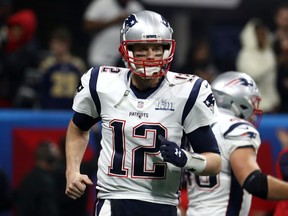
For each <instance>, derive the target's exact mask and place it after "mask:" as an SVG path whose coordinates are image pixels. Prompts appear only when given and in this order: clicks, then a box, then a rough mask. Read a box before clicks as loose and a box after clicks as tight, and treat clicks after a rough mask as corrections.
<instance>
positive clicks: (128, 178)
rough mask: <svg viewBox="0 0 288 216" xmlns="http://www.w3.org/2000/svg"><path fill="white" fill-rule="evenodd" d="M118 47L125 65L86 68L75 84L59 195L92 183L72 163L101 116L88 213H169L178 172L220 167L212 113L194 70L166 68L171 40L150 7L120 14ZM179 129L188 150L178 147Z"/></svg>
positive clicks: (165, 25)
mask: <svg viewBox="0 0 288 216" xmlns="http://www.w3.org/2000/svg"><path fill="white" fill-rule="evenodd" d="M119 50H120V52H121V55H122V58H123V60H124V62H125V64H126V66H127V68H116V67H109V66H101V67H100V68H91V69H90V70H89V71H88V72H87V73H86V74H85V75H83V77H82V78H81V82H80V84H79V86H78V89H77V91H78V92H77V94H76V95H75V98H74V104H73V110H74V111H75V114H74V116H73V118H72V119H71V121H70V123H69V126H68V131H67V139H66V140H67V142H66V151H67V153H66V154H67V170H66V178H67V187H66V194H67V195H68V196H69V197H71V198H73V199H76V198H78V197H80V196H81V195H82V194H83V192H84V190H85V188H86V185H89V184H92V182H91V180H90V179H89V178H88V177H87V176H86V175H84V174H81V173H80V171H79V167H80V163H81V160H82V156H83V154H84V151H85V149H86V146H87V143H88V138H89V131H90V128H91V126H92V125H93V124H94V123H95V122H96V121H97V120H98V119H99V118H100V119H101V122H102V139H101V146H102V150H101V152H100V156H99V161H98V171H97V184H96V190H97V203H96V205H95V209H96V210H95V215H99V216H102V215H103V216H107V215H108V216H109V215H113V216H117V215H123V216H124V215H125V216H129V215H133V216H136V215H137V216H141V215H145V216H146V215H149V216H153V215H155V216H156V215H157V216H158V215H165V216H170V215H171V216H175V215H176V211H177V208H176V206H177V205H178V198H179V193H178V191H179V186H180V176H181V172H182V171H183V170H184V169H189V170H193V171H194V172H195V173H198V174H204V175H216V174H218V173H219V172H220V170H221V156H220V154H219V149H218V145H217V141H216V139H215V136H214V134H213V132H212V129H211V127H210V125H211V124H213V123H214V122H215V119H216V118H215V117H216V114H217V113H218V109H217V107H216V106H215V104H214V102H215V100H214V97H213V94H212V91H211V87H210V85H209V84H208V83H207V81H204V80H202V79H200V78H199V77H197V76H192V75H184V74H178V73H173V72H169V71H168V70H169V67H170V64H171V62H172V59H173V55H174V50H175V41H174V40H173V39H172V28H171V27H170V25H169V23H168V22H167V21H166V20H165V19H164V18H163V17H162V16H161V15H159V14H157V13H155V12H152V11H141V12H138V13H135V14H132V15H130V16H129V17H128V18H126V19H125V21H124V23H123V28H122V30H121V44H120V48H119ZM183 130H184V131H185V133H186V134H188V138H189V140H190V142H191V143H192V147H193V149H194V150H195V153H193V154H192V153H189V152H186V151H184V150H183V149H181V148H180V144H181V139H182V136H183V132H182V131H183ZM168 140H169V141H168Z"/></svg>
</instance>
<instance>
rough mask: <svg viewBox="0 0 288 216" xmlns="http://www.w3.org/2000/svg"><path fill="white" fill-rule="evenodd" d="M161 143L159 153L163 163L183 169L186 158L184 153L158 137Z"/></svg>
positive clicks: (173, 144)
mask: <svg viewBox="0 0 288 216" xmlns="http://www.w3.org/2000/svg"><path fill="white" fill-rule="evenodd" d="M158 139H159V140H160V142H161V145H160V148H159V149H160V152H161V155H162V157H163V159H164V161H165V162H169V163H172V164H174V165H175V166H177V167H183V166H184V165H185V164H186V162H187V156H186V154H185V153H184V151H183V150H182V149H181V148H180V147H179V146H178V145H177V144H176V143H175V142H171V141H169V140H167V139H165V138H164V137H163V136H161V135H159V136H158Z"/></svg>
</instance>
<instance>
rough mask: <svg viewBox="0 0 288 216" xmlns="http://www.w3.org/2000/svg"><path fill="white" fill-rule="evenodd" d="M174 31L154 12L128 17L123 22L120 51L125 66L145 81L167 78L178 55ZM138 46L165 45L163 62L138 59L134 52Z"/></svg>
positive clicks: (144, 12) (156, 59) (143, 12)
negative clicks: (154, 78) (161, 77)
mask: <svg viewBox="0 0 288 216" xmlns="http://www.w3.org/2000/svg"><path fill="white" fill-rule="evenodd" d="M172 33H173V30H172V28H171V27H170V25H169V23H168V22H167V21H166V20H165V19H164V18H163V17H162V16H161V15H160V14H157V13H155V12H152V11H147V10H146V11H141V12H138V13H135V14H132V15H130V16H129V17H127V18H126V19H125V21H124V23H123V26H122V29H121V37H120V41H121V43H120V47H119V51H120V53H121V56H122V59H123V61H124V63H125V66H126V67H127V68H129V69H130V70H131V71H132V72H133V73H135V74H137V75H138V76H141V77H143V78H153V77H159V76H163V75H165V74H166V73H167V72H168V70H169V68H170V65H171V62H172V60H173V56H174V52H175V44H176V42H175V40H173V39H172ZM135 44H142V45H143V46H145V45H146V44H147V45H148V44H156V45H158V44H159V45H162V47H163V56H162V58H161V59H159V58H155V59H145V58H141V59H140V58H137V57H135V56H134V53H133V46H134V45H135Z"/></svg>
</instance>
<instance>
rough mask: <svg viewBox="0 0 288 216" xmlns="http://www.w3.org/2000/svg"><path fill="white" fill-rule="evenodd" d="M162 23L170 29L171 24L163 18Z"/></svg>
mask: <svg viewBox="0 0 288 216" xmlns="http://www.w3.org/2000/svg"><path fill="white" fill-rule="evenodd" d="M162 23H163V24H164V25H165V26H166V27H167V28H168V27H169V22H168V21H167V20H166V19H165V18H164V17H163V16H162Z"/></svg>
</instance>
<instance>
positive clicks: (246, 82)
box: [186, 71, 288, 216]
mask: <svg viewBox="0 0 288 216" xmlns="http://www.w3.org/2000/svg"><path fill="white" fill-rule="evenodd" d="M211 87H212V92H213V94H214V95H215V99H216V103H217V105H218V107H219V110H220V115H219V117H218V118H219V120H218V121H217V123H215V124H213V125H212V130H213V132H214V134H215V136H216V139H217V141H218V145H219V149H220V152H221V156H222V170H221V173H220V174H218V175H217V176H197V175H194V174H192V175H191V183H192V184H191V185H187V187H188V197H189V205H188V210H187V214H186V215H187V216H192V215H193V216H194V215H197V216H199V215H200V216H202V215H209V216H210V215H217V216H224V215H227V216H234V215H235V216H239V215H240V216H241V215H243V216H247V215H248V214H249V210H250V205H251V198H252V195H254V196H256V197H259V198H262V199H270V200H281V199H288V184H287V183H285V182H284V181H280V180H278V179H276V178H274V177H272V176H269V175H265V174H264V173H262V172H261V169H260V167H259V165H258V164H257V161H256V156H257V151H258V149H259V147H260V143H261V140H260V136H259V132H258V131H257V129H256V128H257V126H258V124H259V123H260V119H261V115H262V111H261V110H259V103H260V100H261V97H260V93H259V91H258V88H257V86H256V84H255V82H254V80H253V79H252V78H251V77H250V76H248V75H247V74H245V73H240V72H234V71H231V72H226V73H223V74H221V75H219V76H218V77H217V78H216V79H215V80H214V81H213V82H212V83H211Z"/></svg>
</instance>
